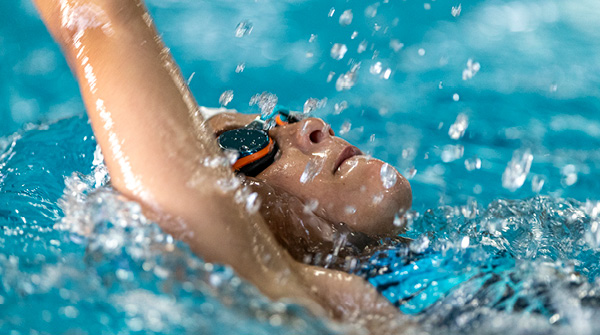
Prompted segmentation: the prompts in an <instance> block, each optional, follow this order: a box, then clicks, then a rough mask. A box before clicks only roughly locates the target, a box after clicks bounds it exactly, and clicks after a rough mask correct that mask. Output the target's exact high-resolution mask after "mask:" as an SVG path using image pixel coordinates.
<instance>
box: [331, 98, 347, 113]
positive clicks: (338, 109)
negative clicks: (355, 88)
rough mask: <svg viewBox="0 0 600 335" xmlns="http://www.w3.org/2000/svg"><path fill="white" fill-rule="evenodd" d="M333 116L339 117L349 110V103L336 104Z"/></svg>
mask: <svg viewBox="0 0 600 335" xmlns="http://www.w3.org/2000/svg"><path fill="white" fill-rule="evenodd" d="M333 108H334V111H333V114H335V115H338V114H341V113H342V112H343V111H344V110H345V109H347V108H348V102H346V101H341V102H340V103H336V104H335V105H334V106H333Z"/></svg>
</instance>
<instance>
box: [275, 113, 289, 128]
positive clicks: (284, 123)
mask: <svg viewBox="0 0 600 335" xmlns="http://www.w3.org/2000/svg"><path fill="white" fill-rule="evenodd" d="M275 123H277V125H278V126H285V125H286V124H288V122H287V121H283V120H282V119H281V114H277V116H276V117H275Z"/></svg>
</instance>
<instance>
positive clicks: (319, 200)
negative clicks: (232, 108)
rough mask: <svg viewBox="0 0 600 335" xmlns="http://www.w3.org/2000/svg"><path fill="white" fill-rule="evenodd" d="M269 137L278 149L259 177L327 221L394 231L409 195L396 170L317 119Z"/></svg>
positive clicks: (223, 121)
mask: <svg viewBox="0 0 600 335" xmlns="http://www.w3.org/2000/svg"><path fill="white" fill-rule="evenodd" d="M253 118H254V117H253V116H249V115H242V114H233V115H230V114H220V115H218V116H216V117H213V118H212V119H211V121H210V122H211V125H212V126H213V128H215V130H217V131H218V130H224V129H231V128H236V127H240V126H243V125H245V124H247V123H249V122H250V121H251V120H252V119H253ZM269 135H270V136H271V137H272V138H273V139H274V140H275V141H276V142H277V145H278V146H279V153H278V154H277V156H276V159H275V161H274V162H273V164H271V165H270V166H269V167H268V168H266V169H265V170H264V171H263V172H261V173H260V174H259V175H258V176H257V177H256V178H257V179H258V180H261V181H264V182H266V183H268V184H269V185H272V186H274V187H277V188H279V189H283V190H285V191H286V192H287V193H289V194H291V195H293V196H295V197H296V198H298V199H300V200H301V201H302V202H304V203H305V204H306V208H308V209H309V210H311V211H313V212H314V214H316V215H317V216H319V217H321V218H323V219H325V220H326V221H328V222H330V223H331V224H337V223H340V222H343V223H345V224H346V225H347V226H348V227H350V228H351V229H353V230H355V231H359V232H362V233H365V234H368V235H392V234H395V233H396V232H397V230H398V228H399V227H396V226H394V224H393V222H394V217H395V216H396V215H397V214H398V213H399V212H402V211H405V210H407V209H409V208H410V205H411V202H412V193H411V189H410V184H409V183H408V181H407V180H406V179H405V178H404V177H403V176H402V175H400V174H399V173H398V172H397V171H396V169H394V168H392V167H391V166H389V165H386V164H385V163H384V162H382V161H380V160H377V159H373V158H369V157H367V156H365V155H363V154H362V152H361V151H360V150H359V149H358V148H356V147H354V146H352V145H350V144H349V143H348V142H346V141H345V140H343V139H341V138H339V137H336V136H334V133H333V131H332V130H331V129H330V127H329V126H328V125H327V124H326V123H325V122H323V121H322V120H321V119H316V118H308V119H305V120H302V121H300V122H296V123H292V124H288V125H286V126H279V127H275V128H273V129H271V130H270V132H269ZM384 165H386V167H384ZM382 168H383V173H382ZM386 170H387V173H386ZM382 175H383V177H382Z"/></svg>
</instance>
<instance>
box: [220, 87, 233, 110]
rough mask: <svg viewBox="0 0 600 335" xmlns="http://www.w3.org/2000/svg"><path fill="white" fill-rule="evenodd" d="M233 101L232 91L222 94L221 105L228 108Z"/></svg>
mask: <svg viewBox="0 0 600 335" xmlns="http://www.w3.org/2000/svg"><path fill="white" fill-rule="evenodd" d="M231 100H233V91H232V90H227V91H225V92H223V94H221V96H220V97H219V103H220V104H221V106H227V105H228V104H229V103H230V102H231Z"/></svg>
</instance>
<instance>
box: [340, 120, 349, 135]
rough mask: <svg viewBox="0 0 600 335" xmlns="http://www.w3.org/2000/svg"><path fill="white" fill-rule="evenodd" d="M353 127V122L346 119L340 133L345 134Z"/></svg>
mask: <svg viewBox="0 0 600 335" xmlns="http://www.w3.org/2000/svg"><path fill="white" fill-rule="evenodd" d="M351 128H352V123H350V121H344V123H342V127H341V128H340V131H339V132H338V133H339V134H340V135H345V134H347V133H348V132H349V131H350V129H351Z"/></svg>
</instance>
